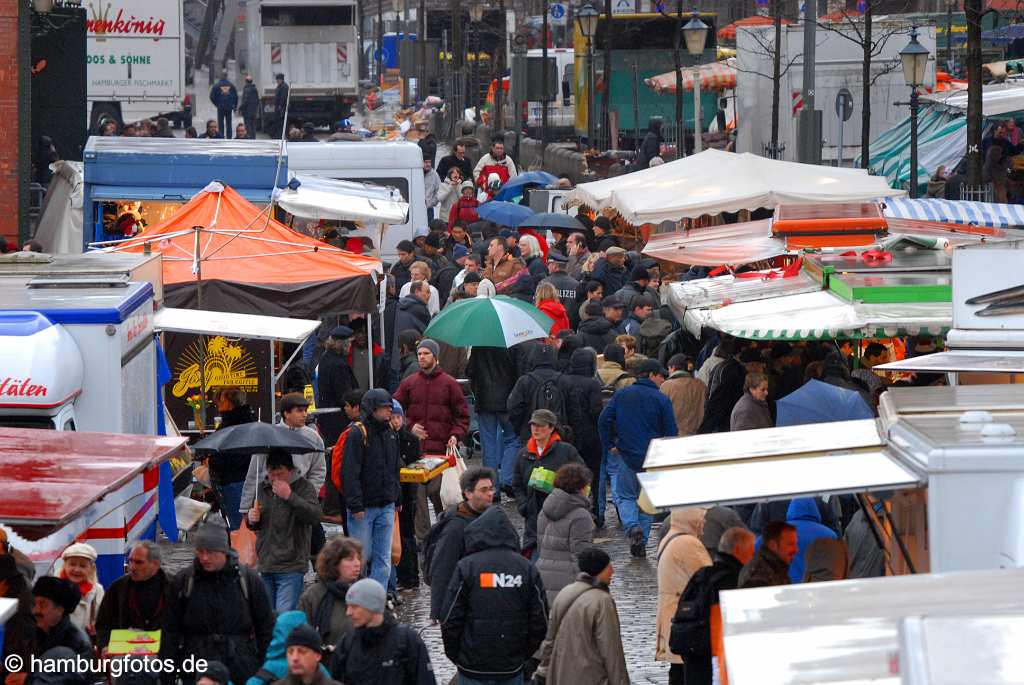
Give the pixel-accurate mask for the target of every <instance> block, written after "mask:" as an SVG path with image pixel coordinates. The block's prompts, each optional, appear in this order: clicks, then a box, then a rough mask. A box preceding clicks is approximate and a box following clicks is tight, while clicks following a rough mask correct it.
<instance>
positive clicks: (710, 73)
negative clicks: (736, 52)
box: [644, 57, 736, 95]
mask: <svg viewBox="0 0 1024 685" xmlns="http://www.w3.org/2000/svg"><path fill="white" fill-rule="evenodd" d="M680 71H682V81H683V90H684V91H690V90H693V67H687V68H685V69H681V70H680ZM697 72H698V73H699V74H700V89H701V90H732V89H733V88H735V87H736V58H735V57H730V58H729V59H727V60H724V61H722V62H711V63H710V64H701V65H700V66H698V67H697ZM644 83H646V84H647V86H648V87H649V88H653V89H654V91H655V92H657V93H658V94H659V95H661V94H666V93H675V92H676V74H675V72H674V71H669V72H666V73H664V74H658V75H657V76H652V77H651V78H649V79H645V80H644Z"/></svg>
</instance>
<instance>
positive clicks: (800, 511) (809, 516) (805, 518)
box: [786, 497, 839, 583]
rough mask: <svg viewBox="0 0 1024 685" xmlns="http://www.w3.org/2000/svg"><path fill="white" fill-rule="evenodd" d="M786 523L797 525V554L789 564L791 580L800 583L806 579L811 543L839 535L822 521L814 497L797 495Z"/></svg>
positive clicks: (788, 512) (790, 506) (791, 504)
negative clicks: (805, 558)
mask: <svg viewBox="0 0 1024 685" xmlns="http://www.w3.org/2000/svg"><path fill="white" fill-rule="evenodd" d="M786 523H789V524H791V525H793V526H794V527H796V556H795V557H793V561H792V563H790V565H789V580H790V581H791V582H793V583H800V582H803V579H804V552H805V551H806V550H807V548H808V547H810V546H811V543H812V542H814V541H815V540H818V539H819V538H827V539H829V540H835V539H837V538H838V537H839V536H838V535H836V532H835V531H834V530H832V529H831V528H829V527H828V526H826V525H824V524H823V523H822V522H821V514H820V513H819V512H818V505H817V504H815V502H814V498H813V497H797V498H796V499H794V500H793V501H792V502H790V503H789V509H788V510H787V511H786Z"/></svg>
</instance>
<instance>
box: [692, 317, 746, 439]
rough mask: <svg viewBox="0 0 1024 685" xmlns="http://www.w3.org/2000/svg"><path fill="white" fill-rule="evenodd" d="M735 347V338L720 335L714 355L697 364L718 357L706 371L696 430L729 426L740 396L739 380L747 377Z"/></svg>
mask: <svg viewBox="0 0 1024 685" xmlns="http://www.w3.org/2000/svg"><path fill="white" fill-rule="evenodd" d="M730 341H731V342H730ZM738 351H739V350H738V349H737V345H736V341H735V338H726V337H723V339H722V342H720V343H719V344H718V349H717V351H716V352H715V354H714V356H712V357H710V358H709V359H708V361H707V362H705V364H704V366H702V367H701V371H703V370H704V368H705V367H706V366H707V365H708V363H710V362H711V361H712V360H714V359H715V358H716V357H718V360H717V361H716V362H715V364H714V365H713V366H712V369H711V371H710V373H708V374H707V375H706V378H707V381H706V383H707V386H708V392H707V399H706V400H705V401H704V420H703V421H702V422H701V424H700V427H699V428H698V429H697V432H698V433H701V434H703V433H725V432H727V431H728V430H729V429H730V428H731V426H732V410H733V409H734V408H735V407H736V403H737V402H739V400H740V398H741V397H743V384H744V382H745V381H746V377H747V370H746V368H744V366H743V364H741V363H740V362H739V360H737V359H736V353H737V352H738ZM700 377H701V374H699V373H698V378H700Z"/></svg>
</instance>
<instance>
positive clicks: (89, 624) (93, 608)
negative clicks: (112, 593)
mask: <svg viewBox="0 0 1024 685" xmlns="http://www.w3.org/2000/svg"><path fill="white" fill-rule="evenodd" d="M96 557H97V554H96V549H95V548H94V547H93V546H92V545H88V544H86V543H84V542H76V543H75V544H73V545H69V546H68V548H67V549H65V550H64V552H63V553H62V554H61V555H60V558H61V561H62V562H63V566H62V567H61V569H60V577H61V578H66V579H68V580H70V581H71V582H72V583H74V584H75V585H77V586H78V591H79V592H81V593H82V600H81V601H80V602H79V603H78V606H77V607H75V611H74V613H72V614H71V622H72V623H73V624H75V625H76V626H78V627H79V628H81V629H82V630H84V631H85V632H87V633H89V635H90V636H93V635H95V634H96V615H97V614H99V612H100V603H101V602H102V601H103V586H102V585H100V583H99V580H98V579H97V578H96Z"/></svg>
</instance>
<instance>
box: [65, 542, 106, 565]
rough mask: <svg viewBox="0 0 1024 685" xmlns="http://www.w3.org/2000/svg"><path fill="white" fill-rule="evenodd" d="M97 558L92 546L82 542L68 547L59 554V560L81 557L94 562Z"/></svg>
mask: <svg viewBox="0 0 1024 685" xmlns="http://www.w3.org/2000/svg"><path fill="white" fill-rule="evenodd" d="M97 556H98V555H97V554H96V550H95V548H93V546H92V545H88V544H86V543H84V542H76V543H75V544H73V545H69V546H68V547H67V549H65V550H64V551H63V552H62V553H61V555H60V558H61V559H67V558H68V557H81V558H83V559H88V560H89V561H93V562H95V561H96V557H97Z"/></svg>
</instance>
